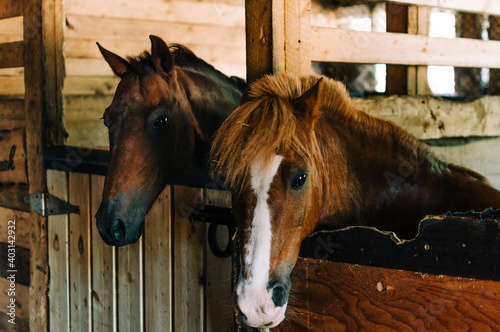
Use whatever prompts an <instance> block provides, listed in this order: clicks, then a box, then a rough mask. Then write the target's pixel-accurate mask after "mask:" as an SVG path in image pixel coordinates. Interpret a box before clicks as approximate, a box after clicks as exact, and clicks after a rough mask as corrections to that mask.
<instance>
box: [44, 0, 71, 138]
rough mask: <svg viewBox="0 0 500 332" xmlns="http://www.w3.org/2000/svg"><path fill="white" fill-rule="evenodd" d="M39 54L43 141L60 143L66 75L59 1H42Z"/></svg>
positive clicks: (62, 23)
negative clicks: (42, 79)
mask: <svg viewBox="0 0 500 332" xmlns="http://www.w3.org/2000/svg"><path fill="white" fill-rule="evenodd" d="M42 10H43V12H42V16H43V22H44V24H43V28H42V33H43V36H44V38H43V48H44V49H43V51H44V72H45V73H44V74H45V107H46V110H45V129H44V135H45V142H46V145H47V146H51V145H61V144H64V138H65V137H66V130H65V128H64V103H63V89H64V78H65V76H66V71H65V60H64V53H63V44H64V27H65V23H66V22H65V15H64V9H63V0H48V1H43V8H42Z"/></svg>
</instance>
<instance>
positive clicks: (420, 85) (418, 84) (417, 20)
mask: <svg viewBox="0 0 500 332" xmlns="http://www.w3.org/2000/svg"><path fill="white" fill-rule="evenodd" d="M429 17H430V10H429V8H428V7H422V6H410V7H409V8H408V33H410V34H414V35H421V36H428V35H429V23H430V21H429ZM407 79H408V83H407V84H408V94H409V95H432V91H431V89H430V87H429V83H428V80H427V66H410V67H408V78H407Z"/></svg>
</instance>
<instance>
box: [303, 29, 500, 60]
mask: <svg viewBox="0 0 500 332" xmlns="http://www.w3.org/2000/svg"><path fill="white" fill-rule="evenodd" d="M311 29H312V33H313V35H312V37H311V45H312V50H311V57H312V60H313V61H326V62H328V61H333V62H351V63H352V62H353V63H388V64H405V65H422V66H427V65H436V66H456V67H487V68H499V67H500V61H499V60H498V57H496V56H495V54H498V52H500V41H483V40H473V39H466V38H456V39H446V38H435V37H426V36H418V35H407V34H399V33H379V32H360V31H352V30H347V29H329V28H320V27H311ZM332 42H335V44H336V45H337V47H334V48H332V47H330V45H331V43H332ZM380 45H387V47H390V49H391V52H387V51H386V48H385V47H380ZM457 54H460V56H458V57H457V56H456V55H457Z"/></svg>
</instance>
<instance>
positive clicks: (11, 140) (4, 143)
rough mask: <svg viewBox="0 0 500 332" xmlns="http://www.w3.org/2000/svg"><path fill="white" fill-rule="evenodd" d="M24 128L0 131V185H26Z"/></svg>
mask: <svg viewBox="0 0 500 332" xmlns="http://www.w3.org/2000/svg"><path fill="white" fill-rule="evenodd" d="M25 139H26V134H25V130H24V128H16V129H13V130H2V131H0V183H5V184H9V183H28V177H27V169H26V164H27V163H26V146H25V144H26V143H25Z"/></svg>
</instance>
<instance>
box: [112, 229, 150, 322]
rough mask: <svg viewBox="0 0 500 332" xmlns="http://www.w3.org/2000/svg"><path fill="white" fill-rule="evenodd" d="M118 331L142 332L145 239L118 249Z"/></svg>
mask: <svg viewBox="0 0 500 332" xmlns="http://www.w3.org/2000/svg"><path fill="white" fill-rule="evenodd" d="M116 255H117V265H118V266H117V272H116V273H117V290H116V293H117V309H116V312H117V320H118V331H124V332H134V331H142V329H143V326H144V319H143V317H144V315H143V314H144V301H143V296H142V294H143V293H142V292H143V290H142V285H143V283H142V278H143V272H144V271H143V264H142V256H143V239H142V237H141V238H140V239H139V241H137V242H136V243H134V244H131V245H128V246H126V247H121V248H117V249H116Z"/></svg>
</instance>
